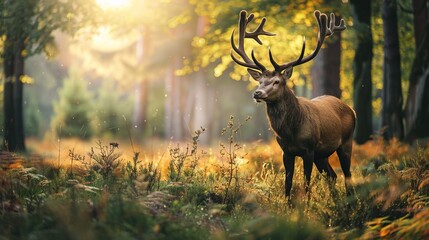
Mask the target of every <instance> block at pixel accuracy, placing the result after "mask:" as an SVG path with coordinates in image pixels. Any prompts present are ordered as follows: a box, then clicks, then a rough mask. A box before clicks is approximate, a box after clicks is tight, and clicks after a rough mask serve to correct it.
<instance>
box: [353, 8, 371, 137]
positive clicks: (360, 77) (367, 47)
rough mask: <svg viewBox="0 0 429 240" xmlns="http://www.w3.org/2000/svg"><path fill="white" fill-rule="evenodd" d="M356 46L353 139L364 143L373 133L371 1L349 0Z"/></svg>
mask: <svg viewBox="0 0 429 240" xmlns="http://www.w3.org/2000/svg"><path fill="white" fill-rule="evenodd" d="M350 3H351V7H352V13H353V20H354V21H353V22H354V26H355V30H356V35H357V41H358V43H357V47H356V51H355V57H354V60H353V75H354V79H353V86H354V93H353V102H354V109H355V111H356V115H357V122H356V129H355V136H354V139H355V141H356V142H357V143H358V144H362V143H365V142H366V141H368V140H369V139H370V137H371V134H372V133H373V128H372V79H371V64H372V57H373V54H372V48H373V39H372V32H371V1H370V0H351V1H350Z"/></svg>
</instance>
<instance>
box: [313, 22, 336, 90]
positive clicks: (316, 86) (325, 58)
mask: <svg viewBox="0 0 429 240" xmlns="http://www.w3.org/2000/svg"><path fill="white" fill-rule="evenodd" d="M340 19H341V17H338V16H336V21H337V22H336V23H335V24H336V25H338V24H339V23H340ZM324 45H325V47H324V48H322V49H320V51H319V54H318V55H317V57H316V58H315V59H314V61H313V67H312V69H311V79H312V86H313V88H312V95H313V97H317V96H321V95H325V94H326V95H332V96H335V97H338V98H340V97H341V90H340V66H341V32H339V33H337V34H335V35H334V36H332V38H329V39H326V41H325V44H324Z"/></svg>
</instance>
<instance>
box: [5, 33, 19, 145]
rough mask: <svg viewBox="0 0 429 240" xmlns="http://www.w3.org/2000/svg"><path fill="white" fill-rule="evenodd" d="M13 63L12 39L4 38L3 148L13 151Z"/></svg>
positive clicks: (14, 142)
mask: <svg viewBox="0 0 429 240" xmlns="http://www.w3.org/2000/svg"><path fill="white" fill-rule="evenodd" d="M14 63H15V55H14V49H13V41H10V40H6V42H5V48H4V59H3V66H4V75H5V79H6V80H5V82H4V92H3V111H4V113H3V114H4V123H3V131H4V133H3V134H4V136H3V149H4V150H8V151H13V150H14V149H15V148H16V138H15V137H16V135H15V111H14V105H13V100H14V97H13V94H14V82H15V80H14V78H15V75H14Z"/></svg>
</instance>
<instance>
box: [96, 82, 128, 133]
mask: <svg viewBox="0 0 429 240" xmlns="http://www.w3.org/2000/svg"><path fill="white" fill-rule="evenodd" d="M117 88H118V86H117V85H116V84H115V83H114V82H112V81H103V83H102V85H101V87H100V88H99V90H98V96H97V101H96V104H95V107H94V108H95V112H94V115H95V123H94V124H95V126H96V132H97V136H100V137H123V138H125V137H127V136H128V135H127V134H128V131H126V128H127V127H128V126H126V125H125V121H124V117H125V118H126V119H129V118H130V117H129V116H131V112H132V109H131V108H132V103H131V102H130V99H129V98H127V97H124V96H121V95H120V92H119V91H117Z"/></svg>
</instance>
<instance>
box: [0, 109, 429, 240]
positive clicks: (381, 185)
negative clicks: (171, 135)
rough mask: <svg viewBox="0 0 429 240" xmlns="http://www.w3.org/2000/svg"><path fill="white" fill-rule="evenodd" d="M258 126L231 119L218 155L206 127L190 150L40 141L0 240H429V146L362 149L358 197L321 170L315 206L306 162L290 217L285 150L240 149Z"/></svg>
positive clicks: (1, 212)
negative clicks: (246, 130) (206, 141)
mask: <svg viewBox="0 0 429 240" xmlns="http://www.w3.org/2000/svg"><path fill="white" fill-rule="evenodd" d="M246 121H247V120H245V121H244V122H243V123H240V121H238V120H237V119H234V118H233V117H231V118H230V119H229V122H228V124H227V126H226V127H225V129H224V130H223V131H222V133H223V134H224V135H223V136H224V140H223V141H222V142H221V143H220V144H219V146H217V147H212V148H208V147H202V146H200V145H199V141H198V139H199V137H200V135H201V134H204V129H199V130H197V131H195V132H194V135H193V138H192V139H190V141H189V142H187V143H179V144H170V143H165V142H159V143H154V144H153V146H158V147H147V146H146V148H145V149H138V148H137V147H136V146H135V145H134V144H129V143H128V144H127V143H122V142H120V143H119V144H118V143H117V142H114V141H112V142H103V141H95V142H81V141H77V142H74V141H72V140H63V141H62V142H61V148H60V149H59V148H58V144H57V143H55V142H53V144H51V147H47V145H49V144H46V143H43V142H37V141H30V144H29V145H31V146H33V148H34V149H37V150H38V151H37V152H39V153H40V154H41V153H43V155H42V156H43V159H42V160H39V161H35V160H33V161H26V160H25V159H24V160H22V159H18V160H16V161H12V162H10V163H9V164H3V165H2V169H1V170H0V203H1V205H0V239H29V238H31V239H51V238H52V239H53V238H61V239H100V238H103V239H118V238H120V239H136V238H137V239H204V238H211V239H332V238H334V239H379V238H386V239H391V238H393V239H425V238H428V237H429V231H428V230H427V229H429V208H428V206H429V195H428V194H429V160H428V157H429V150H427V149H426V148H425V147H416V148H411V147H409V146H407V145H404V144H402V143H400V142H398V141H395V140H394V141H392V142H389V143H384V142H383V141H382V140H381V139H376V140H375V141H373V142H370V143H368V144H366V145H364V146H356V147H355V149H354V154H353V165H352V174H353V183H354V191H355V194H354V195H353V196H347V195H346V194H345V189H344V178H343V177H339V178H338V179H337V182H336V183H335V186H332V187H330V185H329V184H328V180H327V178H326V176H324V175H321V174H319V173H316V172H317V171H316V170H315V169H314V171H313V172H314V174H313V179H312V182H311V193H310V194H311V197H310V199H309V200H308V198H307V197H306V193H305V192H304V190H303V189H304V177H303V172H302V161H297V166H296V168H295V169H296V173H295V176H294V186H293V189H292V194H293V198H294V204H293V207H290V206H289V205H288V204H287V203H286V201H285V199H284V193H283V190H284V168H283V166H282V164H281V151H280V149H279V147H278V146H277V145H276V143H274V142H271V143H265V144H261V143H250V144H249V143H246V144H244V143H240V142H239V141H238V140H237V138H238V136H239V135H238V134H239V132H240V131H242V126H243V124H245V123H246ZM63 148H66V149H63ZM58 152H59V153H60V154H58ZM15 158H17V156H15ZM28 158H32V159H34V157H32V156H31V155H30V156H29V157H28ZM330 161H332V162H333V163H335V161H336V160H335V157H333V158H332V159H330ZM333 165H334V166H338V165H335V164H333ZM336 171H337V173H340V172H341V171H340V170H339V168H336ZM339 176H341V174H339Z"/></svg>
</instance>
